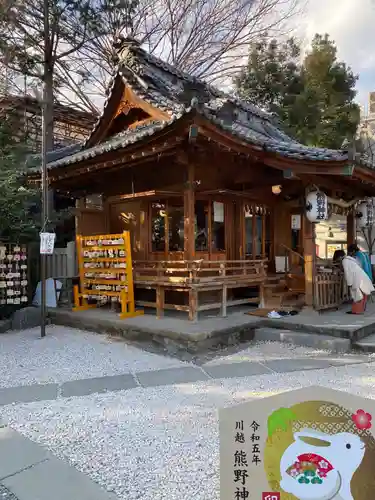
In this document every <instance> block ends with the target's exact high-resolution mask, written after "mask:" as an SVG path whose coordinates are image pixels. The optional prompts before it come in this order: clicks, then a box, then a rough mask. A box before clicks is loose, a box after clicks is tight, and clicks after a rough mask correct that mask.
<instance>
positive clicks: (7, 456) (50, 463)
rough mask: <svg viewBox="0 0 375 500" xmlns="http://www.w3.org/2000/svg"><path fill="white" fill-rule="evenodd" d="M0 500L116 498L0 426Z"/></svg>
mask: <svg viewBox="0 0 375 500" xmlns="http://www.w3.org/2000/svg"><path fill="white" fill-rule="evenodd" d="M0 442H1V446H0V499H1V500H51V499H53V500H67V499H69V500H116V498H117V497H116V496H115V495H114V494H112V493H108V492H106V491H105V490H104V489H102V488H101V487H100V486H98V485H97V484H96V483H95V482H94V481H92V480H91V479H89V477H88V476H86V475H85V474H82V473H81V472H79V471H77V470H76V469H75V468H73V467H71V466H70V465H68V464H66V463H65V462H63V461H62V460H58V459H57V458H55V457H53V455H52V454H50V453H48V452H47V451H46V450H45V449H44V448H42V447H41V446H39V445H37V444H36V443H34V442H33V441H31V440H30V439H27V438H25V437H24V436H22V435H21V434H19V433H18V432H16V431H14V430H12V429H10V428H9V427H5V426H2V427H1V428H0Z"/></svg>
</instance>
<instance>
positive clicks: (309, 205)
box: [306, 191, 328, 222]
mask: <svg viewBox="0 0 375 500" xmlns="http://www.w3.org/2000/svg"><path fill="white" fill-rule="evenodd" d="M306 217H307V218H308V220H309V221H310V222H321V221H324V220H327V219H328V200H327V196H326V195H325V194H324V193H322V192H321V191H313V192H312V193H309V194H308V195H307V196H306Z"/></svg>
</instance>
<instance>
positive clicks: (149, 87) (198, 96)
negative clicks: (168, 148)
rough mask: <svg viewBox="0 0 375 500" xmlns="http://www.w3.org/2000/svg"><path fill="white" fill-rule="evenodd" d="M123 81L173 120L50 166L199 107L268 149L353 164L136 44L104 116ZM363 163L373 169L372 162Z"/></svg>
mask: <svg viewBox="0 0 375 500" xmlns="http://www.w3.org/2000/svg"><path fill="white" fill-rule="evenodd" d="M119 78H122V80H123V82H124V84H125V85H126V86H128V87H130V88H131V89H132V90H133V91H134V92H135V93H136V95H137V96H138V97H140V98H141V99H143V100H144V101H146V102H147V103H149V104H151V105H153V106H155V107H157V108H158V109H160V110H163V111H164V112H166V113H167V114H168V115H169V117H170V120H166V121H165V122H161V121H158V122H153V123H151V124H148V125H144V126H141V127H139V128H135V129H132V130H129V131H125V132H121V133H120V134H117V135H116V136H114V137H112V138H111V139H109V140H107V141H105V142H103V143H101V144H99V145H96V146H94V147H91V148H87V141H86V142H85V143H84V144H83V145H82V146H81V149H80V151H78V152H75V153H74V154H72V155H69V156H66V157H65V158H59V159H56V160H54V161H53V162H51V163H49V165H48V167H49V168H53V167H58V166H63V165H69V164H72V163H76V162H79V161H82V160H85V159H87V158H92V157H95V156H96V155H98V154H101V153H103V152H105V151H110V150H114V149H118V148H124V147H126V146H128V145H129V144H134V143H135V142H137V141H138V140H140V139H143V138H144V137H146V136H150V135H152V134H153V133H155V132H157V131H158V130H160V129H162V128H163V127H165V126H167V125H168V124H170V123H172V122H173V121H175V120H177V119H179V118H181V117H182V116H183V115H184V114H185V113H187V112H189V111H190V110H191V108H192V106H194V107H195V108H196V112H197V113H200V114H201V115H203V116H204V117H205V118H206V119H208V120H210V121H211V122H212V123H214V124H215V125H216V126H218V127H220V128H222V129H223V130H225V131H226V132H228V133H230V134H232V135H234V136H236V137H238V138H240V139H241V140H242V141H244V142H247V143H249V144H251V145H253V146H255V147H258V148H259V149H263V150H264V151H269V152H272V153H275V154H277V155H279V156H283V157H287V158H291V159H297V160H310V161H314V160H315V161H334V162H335V161H347V160H349V155H348V152H347V151H344V150H332V149H323V148H314V147H308V146H304V145H302V144H300V143H298V142H297V141H296V140H294V139H293V138H291V137H290V136H288V135H287V134H286V133H285V132H283V131H282V130H281V128H280V127H279V126H278V123H277V121H276V119H275V117H274V116H272V115H270V114H268V113H266V112H264V111H263V110H261V109H259V108H257V107H256V106H254V105H251V104H248V103H245V102H244V101H241V100H239V99H237V98H236V97H235V96H232V95H229V94H226V93H224V92H222V91H220V90H218V89H216V88H215V87H213V86H211V85H209V84H207V83H205V82H203V81H201V80H199V79H197V78H195V77H194V76H191V75H189V74H187V73H184V72H182V71H180V70H179V69H177V68H175V67H173V66H171V65H169V64H167V63H165V62H163V61H162V60H161V59H158V58H156V57H155V56H153V55H151V54H149V53H147V52H146V51H145V50H143V49H142V48H141V47H140V46H139V44H137V43H136V42H135V41H134V40H124V41H123V43H122V46H121V47H120V48H119V64H118V66H117V68H116V71H115V72H114V75H113V78H112V80H111V82H110V85H109V90H108V94H109V95H108V98H107V101H106V103H105V105H104V109H103V113H102V116H103V114H104V113H105V110H106V107H107V105H108V102H109V100H110V96H111V92H112V90H113V88H114V86H115V83H116V81H117V79H119ZM100 120H101V117H100V118H99V119H98V121H97V123H96V124H95V126H94V128H93V131H92V134H93V133H94V131H95V130H96V129H97V127H98V126H99V124H100ZM92 134H91V135H92ZM362 161H363V162H364V163H363V164H366V166H369V165H368V164H367V161H365V160H364V159H363V160H362Z"/></svg>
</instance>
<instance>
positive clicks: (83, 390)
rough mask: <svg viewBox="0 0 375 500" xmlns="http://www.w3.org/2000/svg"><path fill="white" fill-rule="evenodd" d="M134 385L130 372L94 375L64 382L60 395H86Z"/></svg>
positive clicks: (135, 385)
mask: <svg viewBox="0 0 375 500" xmlns="http://www.w3.org/2000/svg"><path fill="white" fill-rule="evenodd" d="M136 387H137V383H136V381H135V379H134V377H133V375H131V374H125V375H113V376H106V377H96V378H88V379H82V380H73V381H70V382H65V383H64V384H63V385H62V387H61V396H62V397H64V398H69V397H72V396H87V395H89V394H93V393H96V392H97V393H102V392H108V391H123V390H125V389H135V388H136Z"/></svg>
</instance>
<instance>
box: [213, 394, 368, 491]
mask: <svg viewBox="0 0 375 500" xmlns="http://www.w3.org/2000/svg"><path fill="white" fill-rule="evenodd" d="M374 415H375V401H373V400H371V399H364V398H360V397H358V396H352V395H351V394H349V393H346V392H341V391H334V390H330V389H322V388H320V387H308V388H305V389H300V390H296V391H291V392H285V393H281V394H279V395H277V396H272V397H268V398H263V399H256V400H253V401H251V402H249V403H244V404H240V405H236V406H233V407H231V408H226V409H222V410H220V412H219V419H220V499H221V500H238V499H248V500H374V499H375V474H374V472H373V470H374V466H375V438H374V425H375V421H374Z"/></svg>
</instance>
